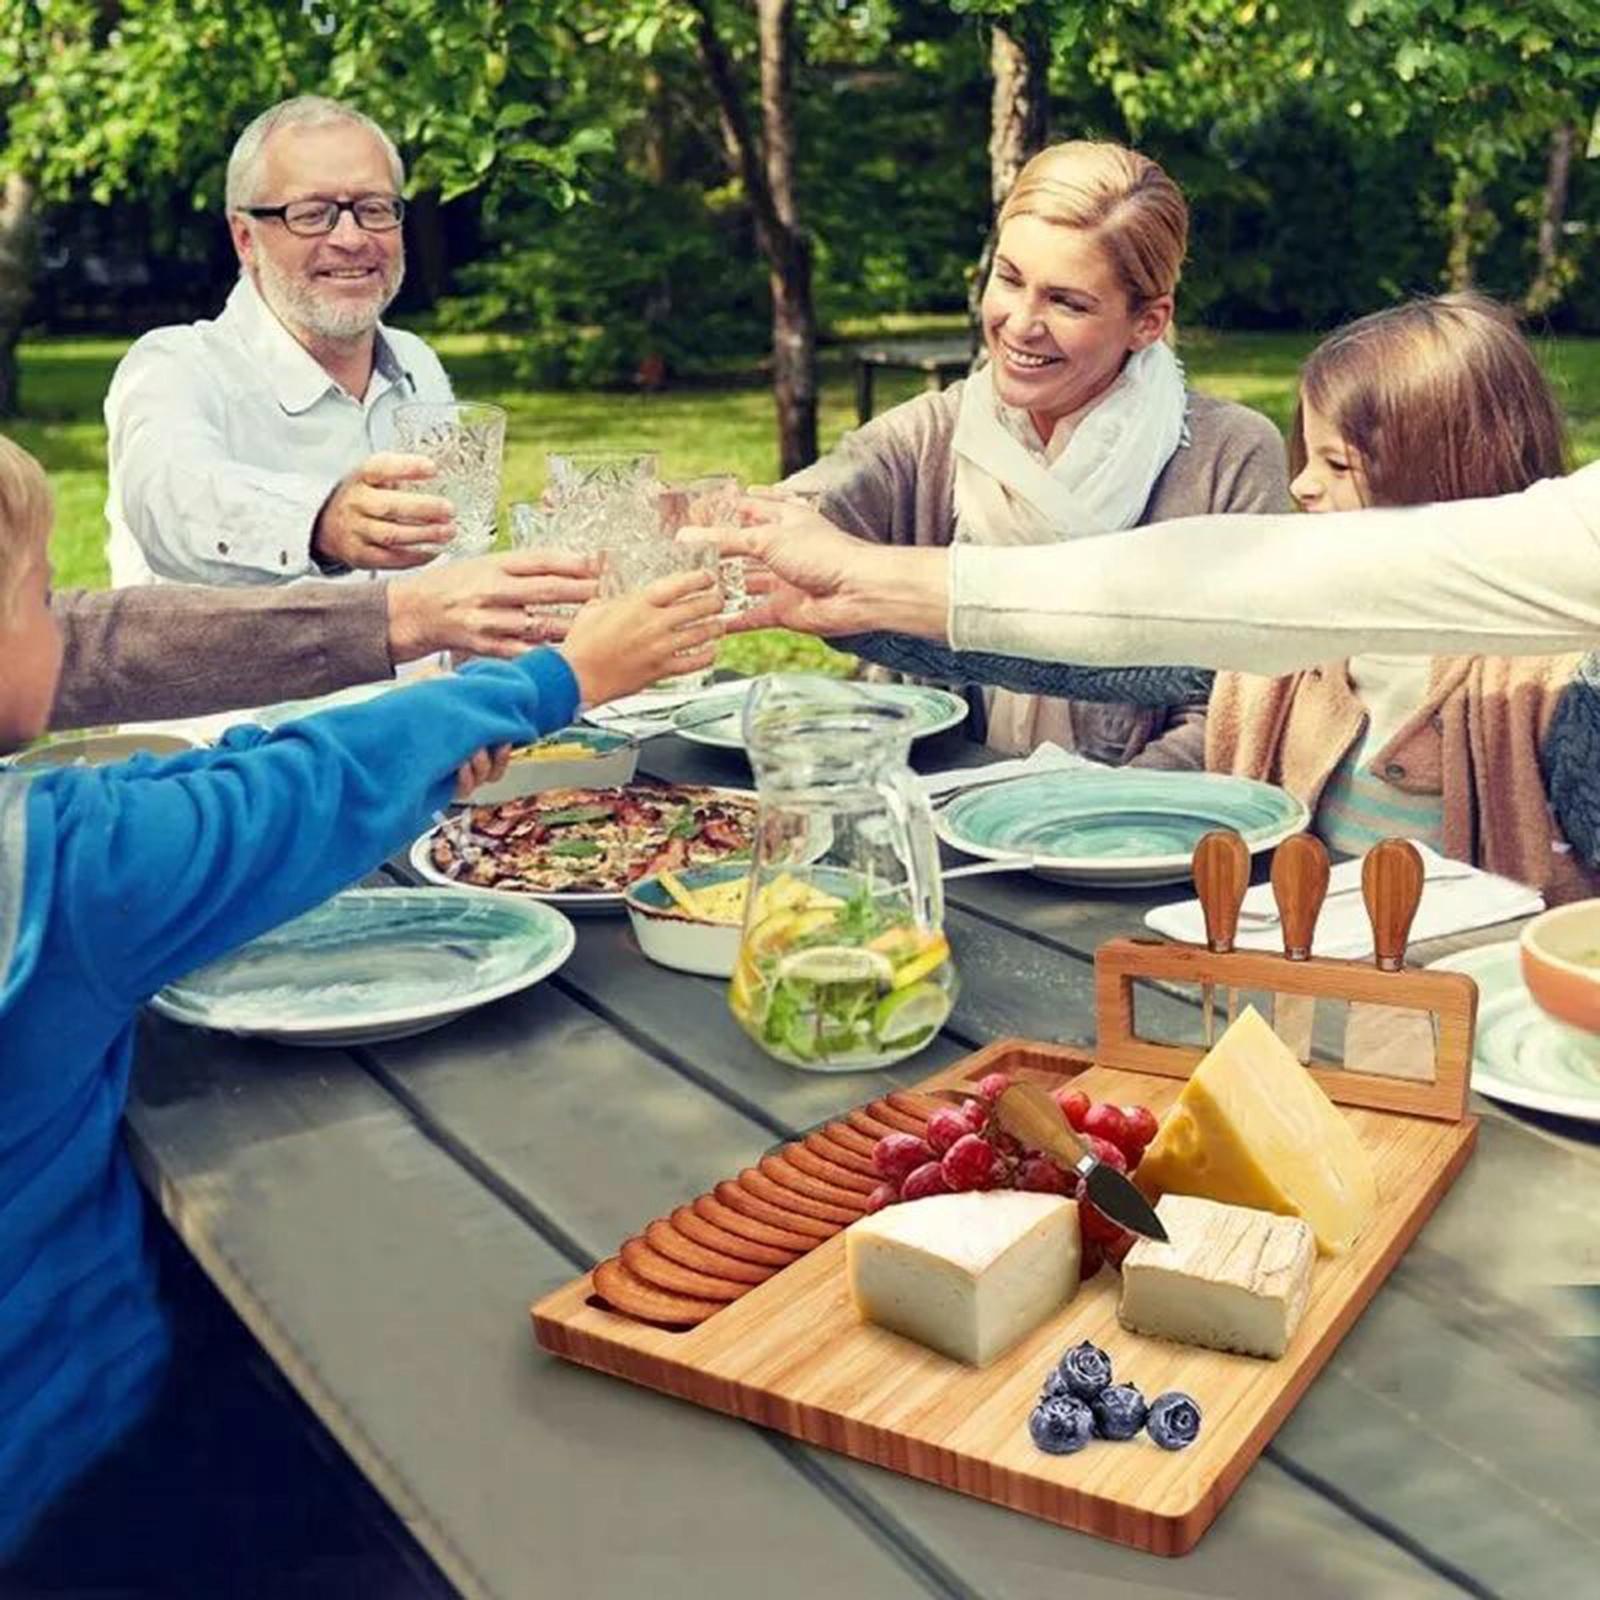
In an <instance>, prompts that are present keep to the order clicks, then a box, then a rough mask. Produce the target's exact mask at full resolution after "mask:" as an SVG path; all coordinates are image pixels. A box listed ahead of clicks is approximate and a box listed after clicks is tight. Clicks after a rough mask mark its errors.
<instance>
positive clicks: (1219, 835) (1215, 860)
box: [1191, 828, 1250, 955]
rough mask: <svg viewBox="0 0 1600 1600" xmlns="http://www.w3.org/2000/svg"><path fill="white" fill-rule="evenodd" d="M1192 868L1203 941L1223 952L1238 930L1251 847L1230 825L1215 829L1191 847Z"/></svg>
mask: <svg viewBox="0 0 1600 1600" xmlns="http://www.w3.org/2000/svg"><path fill="white" fill-rule="evenodd" d="M1191 870H1192V871H1193V873H1194V888H1195V893H1196V894H1198V895H1199V896H1200V909H1201V910H1202V911H1203V912H1204V913H1205V919H1206V943H1207V945H1209V946H1210V947H1211V949H1212V950H1214V951H1216V952H1217V954H1218V955H1225V954H1226V953H1227V952H1228V951H1230V950H1231V949H1233V941H1234V936H1235V935H1236V934H1237V933H1238V931H1239V907H1240V905H1241V904H1242V903H1243V901H1244V891H1245V889H1246V888H1247V887H1248V885H1249V883H1250V847H1249V846H1248V845H1247V844H1246V843H1245V842H1244V840H1243V839H1241V838H1240V837H1239V835H1238V834H1236V833H1235V832H1234V831H1233V830H1232V829H1231V828H1218V829H1216V830H1214V831H1213V832H1211V833H1208V834H1207V835H1206V836H1205V837H1204V838H1203V839H1202V840H1201V841H1200V842H1199V844H1197V845H1196V846H1195V847H1194V858H1193V860H1192V862H1191Z"/></svg>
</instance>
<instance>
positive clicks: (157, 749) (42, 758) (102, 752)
mask: <svg viewBox="0 0 1600 1600" xmlns="http://www.w3.org/2000/svg"><path fill="white" fill-rule="evenodd" d="M198 748H199V744H198V742H197V741H196V740H194V739H189V738H186V737H185V736H184V735H183V734H181V733H86V734H73V735H70V736H68V737H67V738H65V739H55V740H52V741H51V743H49V744H42V745H38V746H36V747H35V748H34V749H32V750H24V751H23V752H22V754H21V755H19V756H16V757H14V758H13V760H12V763H11V764H12V765H13V766H14V767H18V768H21V769H24V770H26V771H29V772H45V771H48V770H49V769H50V768H52V767H109V766H113V765H115V764H116V763H117V762H119V761H127V760H130V759H131V758H132V757H134V756H136V755H151V756H157V757H160V756H175V755H181V754H182V753H183V752H184V751H185V750H196V749H198Z"/></svg>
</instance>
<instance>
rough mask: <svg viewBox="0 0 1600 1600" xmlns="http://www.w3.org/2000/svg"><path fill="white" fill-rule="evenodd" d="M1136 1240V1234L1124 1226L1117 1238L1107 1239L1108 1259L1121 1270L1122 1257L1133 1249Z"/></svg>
mask: <svg viewBox="0 0 1600 1600" xmlns="http://www.w3.org/2000/svg"><path fill="white" fill-rule="evenodd" d="M1135 1242H1136V1236H1135V1235H1134V1234H1131V1233H1129V1232H1128V1230H1127V1229H1126V1228H1124V1229H1123V1230H1122V1231H1121V1232H1120V1233H1119V1234H1118V1235H1117V1237H1116V1238H1115V1239H1108V1240H1106V1260H1107V1261H1109V1262H1110V1263H1111V1265H1112V1266H1114V1267H1116V1268H1117V1269H1118V1271H1120V1270H1121V1269H1122V1258H1123V1257H1124V1256H1125V1255H1127V1253H1128V1252H1129V1251H1130V1250H1131V1249H1133V1247H1134V1244H1135Z"/></svg>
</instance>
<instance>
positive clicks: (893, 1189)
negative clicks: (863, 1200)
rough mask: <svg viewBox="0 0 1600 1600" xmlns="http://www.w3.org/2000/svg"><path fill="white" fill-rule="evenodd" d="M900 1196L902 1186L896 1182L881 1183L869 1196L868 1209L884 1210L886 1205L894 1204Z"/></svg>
mask: <svg viewBox="0 0 1600 1600" xmlns="http://www.w3.org/2000/svg"><path fill="white" fill-rule="evenodd" d="M899 1198H900V1186H899V1184H896V1183H880V1184H879V1185H878V1187H877V1188H876V1189H874V1190H873V1191H872V1193H871V1194H869V1195H868V1196H867V1210H868V1211H869V1212H871V1211H882V1210H883V1208H884V1207H885V1206H892V1205H893V1204H894V1203H895V1201H896V1200H898V1199H899Z"/></svg>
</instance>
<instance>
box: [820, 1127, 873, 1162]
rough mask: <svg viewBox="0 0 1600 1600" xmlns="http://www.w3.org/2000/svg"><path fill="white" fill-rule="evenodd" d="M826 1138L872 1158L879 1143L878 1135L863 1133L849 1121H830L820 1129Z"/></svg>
mask: <svg viewBox="0 0 1600 1600" xmlns="http://www.w3.org/2000/svg"><path fill="white" fill-rule="evenodd" d="M819 1132H820V1133H821V1134H822V1136H823V1137H824V1138H825V1139H831V1140H832V1141H833V1142H834V1143H835V1144H836V1145H840V1146H842V1147H843V1148H844V1149H846V1150H853V1151H855V1153H856V1154H857V1155H858V1156H864V1157H865V1158H866V1159H867V1160H868V1161H871V1160H872V1151H873V1147H874V1146H875V1145H876V1144H877V1142H878V1140H877V1136H876V1135H874V1134H870V1133H863V1132H862V1131H861V1130H860V1129H859V1128H852V1127H851V1126H850V1124H849V1123H848V1122H830V1123H829V1124H828V1125H827V1127H825V1128H822V1129H820V1130H819Z"/></svg>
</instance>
